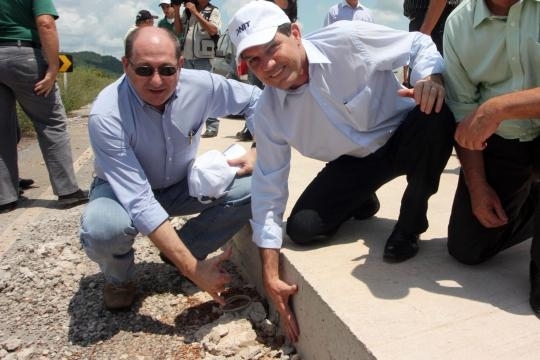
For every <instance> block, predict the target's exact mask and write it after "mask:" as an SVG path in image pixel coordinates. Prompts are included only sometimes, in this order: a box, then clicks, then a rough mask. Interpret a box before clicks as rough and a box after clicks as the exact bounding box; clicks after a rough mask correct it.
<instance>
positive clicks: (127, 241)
mask: <svg viewBox="0 0 540 360" xmlns="http://www.w3.org/2000/svg"><path fill="white" fill-rule="evenodd" d="M250 188H251V176H244V177H236V178H235V179H234V181H233V182H232V183H231V185H229V188H228V192H227V194H226V195H225V196H223V197H221V198H219V199H216V200H214V201H212V202H210V203H208V204H203V203H201V202H199V201H198V200H197V199H196V198H194V197H191V196H189V190H188V185H187V179H184V180H182V181H180V182H179V183H177V184H175V185H173V186H171V187H169V188H166V189H162V190H156V191H154V195H155V197H156V199H157V200H158V201H159V203H160V204H161V205H162V206H163V208H164V209H165V210H166V211H167V212H168V213H169V215H170V216H180V215H190V214H197V213H199V215H198V216H195V217H193V218H191V219H189V220H188V221H187V222H186V223H185V225H184V226H182V228H181V229H180V230H177V232H178V235H179V237H180V239H181V240H182V241H183V243H184V244H185V245H186V247H187V248H188V249H189V250H190V251H191V253H192V254H193V255H194V256H195V257H196V258H197V259H204V258H205V257H206V256H207V255H208V254H209V253H211V252H213V251H215V250H217V249H218V248H219V247H220V246H222V245H224V244H225V243H226V242H227V241H228V240H229V239H230V238H231V237H232V236H233V235H234V234H235V233H236V232H238V231H239V230H240V229H241V228H242V226H244V225H246V224H247V223H248V220H249V218H250V217H251V193H250ZM137 234H138V230H137V229H136V228H135V227H134V226H133V222H132V221H131V218H130V217H129V214H128V213H127V211H126V210H125V209H124V207H123V206H122V205H121V204H120V202H119V201H118V199H117V198H116V196H115V194H114V192H113V190H112V188H111V186H110V184H109V183H108V182H106V181H105V180H102V179H100V178H95V179H94V182H93V184H92V186H91V189H90V202H89V203H88V205H87V206H86V208H85V210H84V212H83V214H82V217H81V231H80V239H81V243H82V245H83V247H84V249H85V251H86V254H87V255H88V257H89V258H90V259H92V260H93V261H95V262H96V263H97V264H98V265H99V267H100V269H101V271H102V272H103V274H104V275H105V279H106V281H107V282H111V283H115V284H119V283H123V282H126V281H130V280H132V278H133V273H134V250H133V242H134V239H135V236H136V235H137Z"/></svg>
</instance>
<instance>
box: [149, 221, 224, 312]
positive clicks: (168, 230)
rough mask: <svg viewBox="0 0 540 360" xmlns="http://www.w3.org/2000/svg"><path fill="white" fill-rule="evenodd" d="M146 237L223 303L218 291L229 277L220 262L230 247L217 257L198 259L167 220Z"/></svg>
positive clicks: (185, 273) (182, 271)
mask: <svg viewBox="0 0 540 360" xmlns="http://www.w3.org/2000/svg"><path fill="white" fill-rule="evenodd" d="M148 237H149V238H150V240H151V241H152V242H153V243H154V244H155V245H156V247H157V248H158V249H159V250H160V251H161V252H163V254H164V255H165V256H166V257H167V258H168V259H169V260H171V261H172V262H173V263H174V264H175V265H176V267H177V268H178V269H179V270H180V272H181V273H182V274H183V275H185V276H187V277H188V278H190V279H191V280H192V281H193V282H194V283H195V284H196V285H197V286H198V287H199V288H200V289H201V290H203V291H206V292H208V293H209V294H210V296H212V298H214V300H216V301H217V302H218V303H219V304H221V305H224V304H225V301H224V300H223V298H222V297H221V296H220V293H221V292H223V291H224V290H225V287H226V285H227V284H228V283H229V282H230V280H231V277H230V275H229V274H227V272H226V271H224V270H222V269H221V263H222V262H223V261H224V260H227V259H228V258H229V257H230V256H231V252H232V249H231V248H229V249H228V250H227V251H225V252H224V253H223V254H221V255H219V256H217V257H214V258H211V259H207V260H201V261H199V260H197V259H196V258H195V257H194V256H193V255H192V254H191V252H190V251H189V249H188V248H187V247H186V246H185V245H184V243H183V242H182V241H181V239H180V238H179V237H178V234H177V233H176V231H175V230H174V228H173V226H172V224H171V223H170V222H169V220H165V221H164V222H163V223H162V224H161V225H159V226H158V227H157V228H156V229H155V230H154V231H152V232H151V233H150V234H148Z"/></svg>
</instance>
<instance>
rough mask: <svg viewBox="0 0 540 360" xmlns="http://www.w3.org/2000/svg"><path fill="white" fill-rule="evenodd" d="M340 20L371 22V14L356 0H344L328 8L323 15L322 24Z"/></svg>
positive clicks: (325, 24) (326, 24)
mask: <svg viewBox="0 0 540 360" xmlns="http://www.w3.org/2000/svg"><path fill="white" fill-rule="evenodd" d="M340 20H348V21H353V20H354V21H357V20H361V21H368V22H373V14H372V13H371V10H370V9H368V8H367V7H365V6H364V5H362V4H360V2H359V1H358V0H345V1H344V2H341V3H339V4H336V5H333V6H332V7H331V8H330V9H328V13H327V14H326V16H325V17H324V26H328V25H330V24H333V23H335V22H336V21H340Z"/></svg>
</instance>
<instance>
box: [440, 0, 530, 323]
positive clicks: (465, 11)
mask: <svg viewBox="0 0 540 360" xmlns="http://www.w3.org/2000/svg"><path fill="white" fill-rule="evenodd" d="M444 55H445V58H446V62H447V68H446V70H445V81H446V83H447V85H448V105H449V106H450V108H451V109H452V111H453V112H454V114H455V117H456V120H457V121H458V122H459V125H458V127H457V130H456V135H455V138H456V141H457V144H456V151H457V154H458V157H459V160H460V162H461V172H460V174H459V182H458V186H457V189H456V195H455V198H454V204H453V206H452V213H451V216H450V223H449V225H448V251H449V252H450V254H451V255H452V256H454V257H455V258H456V259H457V260H459V261H461V262H463V263H465V264H469V265H474V264H479V263H482V262H484V261H486V260H488V259H490V258H491V257H493V256H495V255H496V254H498V253H499V252H500V251H502V250H504V249H507V248H509V247H511V246H513V245H515V244H518V243H520V242H522V241H525V240H528V239H530V238H531V237H532V246H531V259H530V260H531V261H530V282H531V292H530V296H529V303H530V305H531V308H532V310H533V311H534V313H535V314H536V315H537V316H539V317H540V205H539V204H540V183H539V182H540V76H539V74H540V1H539V0H523V1H518V0H506V1H494V0H471V1H466V2H464V3H463V4H461V5H460V6H458V7H457V8H456V9H455V10H454V12H452V14H450V16H449V17H448V21H447V23H446V29H445V32H444Z"/></svg>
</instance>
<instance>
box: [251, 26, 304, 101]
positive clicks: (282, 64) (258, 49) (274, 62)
mask: <svg viewBox="0 0 540 360" xmlns="http://www.w3.org/2000/svg"><path fill="white" fill-rule="evenodd" d="M241 58H242V59H243V60H245V61H246V63H247V65H248V66H249V68H250V69H251V71H253V73H254V74H255V76H257V78H259V80H261V81H262V82H263V83H265V84H266V85H269V86H273V87H276V88H278V89H283V90H287V89H295V88H297V87H299V86H301V85H302V84H305V83H307V82H308V80H309V74H308V61H307V56H306V52H305V50H304V48H303V46H302V41H301V35H300V29H299V27H298V25H297V24H291V34H290V36H287V35H284V34H282V33H280V32H277V33H276V36H275V37H274V39H273V40H272V41H270V42H269V43H267V44H263V45H258V46H253V47H250V48H247V49H246V50H244V51H243V52H242V55H241Z"/></svg>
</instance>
